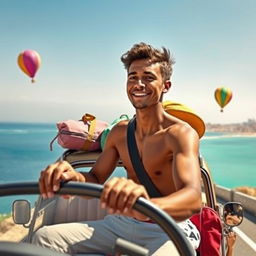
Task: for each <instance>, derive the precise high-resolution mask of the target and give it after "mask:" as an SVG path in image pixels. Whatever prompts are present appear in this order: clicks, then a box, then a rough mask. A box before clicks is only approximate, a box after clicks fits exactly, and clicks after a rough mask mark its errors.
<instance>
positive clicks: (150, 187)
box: [127, 117, 162, 197]
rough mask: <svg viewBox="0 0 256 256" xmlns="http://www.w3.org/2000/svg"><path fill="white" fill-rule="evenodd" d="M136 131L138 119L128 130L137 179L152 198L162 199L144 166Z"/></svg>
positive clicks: (134, 119)
mask: <svg viewBox="0 0 256 256" xmlns="http://www.w3.org/2000/svg"><path fill="white" fill-rule="evenodd" d="M135 129H136V118H135V117H134V118H133V119H132V120H130V122H129V124H128V128H127V144H128V150H129V155H130V159H131V162H132V165H133V169H134V170H135V172H136V175H137V178H138V180H139V181H140V183H141V184H142V185H144V186H145V188H146V190H147V192H148V194H149V196H150V197H161V196H162V195H161V193H160V192H159V190H158V189H157V188H156V186H155V185H154V183H153V182H152V180H151V179H150V177H149V176H148V174H147V172H146V170H145V168H144V165H143V163H142V161H141V159H140V156H139V150H138V147H137V143H136V139H135Z"/></svg>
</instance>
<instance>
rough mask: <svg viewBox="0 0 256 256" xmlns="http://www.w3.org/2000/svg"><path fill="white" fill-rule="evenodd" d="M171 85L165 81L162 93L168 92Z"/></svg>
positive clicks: (168, 81)
mask: <svg viewBox="0 0 256 256" xmlns="http://www.w3.org/2000/svg"><path fill="white" fill-rule="evenodd" d="M171 86H172V83H171V81H170V80H166V81H165V83H164V89H163V93H166V92H168V91H169V89H170V88H171Z"/></svg>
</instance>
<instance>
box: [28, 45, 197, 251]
mask: <svg viewBox="0 0 256 256" xmlns="http://www.w3.org/2000/svg"><path fill="white" fill-rule="evenodd" d="M121 60H122V62H123V63H124V66H125V68H126V70H127V88H126V89H127V95H128V98H129V100H130V101H131V103H132V105H133V106H134V108H135V111H136V131H135V138H136V142H137V146H138V151H139V154H140V158H141V160H142V162H143V164H144V167H145V169H146V172H147V174H148V176H149V177H150V179H151V180H152V182H153V183H154V185H155V187H156V188H157V189H158V191H159V192H160V193H161V196H159V197H156V198H150V197H149V195H148V192H147V191H146V189H145V187H144V186H143V185H142V184H140V182H139V180H138V178H137V176H136V173H135V171H134V169H133V166H132V163H131V160H130V157H129V152H128V147H127V126H128V122H127V121H122V122H120V123H119V124H118V125H116V126H115V127H114V128H113V129H112V131H111V132H110V134H109V135H108V139H107V142H106V145H105V147H104V151H103V152H102V154H101V155H100V157H99V159H98V160H97V162H96V164H95V165H94V167H93V168H92V169H91V171H90V172H88V173H82V172H77V171H75V170H74V169H73V168H72V167H71V166H70V165H69V163H68V162H65V161H61V162H57V163H54V164H52V165H50V166H48V167H47V168H46V169H45V170H44V171H42V172H41V177H40V180H39V181H40V191H41V194H42V196H43V197H44V198H49V197H52V196H53V195H54V192H55V191H57V190H58V189H59V185H60V181H61V180H65V181H70V180H72V181H79V182H93V183H100V184H104V189H103V193H102V196H101V206H102V207H103V208H105V207H106V208H107V209H108V211H109V213H110V215H108V216H107V217H106V218H105V219H104V220H100V221H93V222H92V221H90V222H84V223H75V224H61V225H55V226H50V227H44V228H42V229H40V230H39V231H38V232H37V234H36V236H35V237H34V240H33V241H34V243H35V244H38V245H40V246H44V247H51V248H53V249H55V250H58V251H62V252H68V253H79V252H80V253H81V252H83V253H85V252H89V253H110V254H111V253H113V247H114V243H115V240H116V238H117V236H120V237H124V238H125V239H127V240H130V241H133V242H136V243H138V244H140V245H141V246H144V247H146V248H148V249H149V251H150V255H176V254H174V253H173V254H171V253H172V251H173V244H172V242H171V241H169V238H168V237H167V235H166V234H165V233H164V232H163V231H162V229H161V228H160V227H158V225H156V224H154V223H149V222H148V218H147V217H145V216H144V215H142V214H140V213H138V212H136V211H135V210H132V206H133V204H134V203H135V201H136V200H137V198H138V197H145V198H146V199H148V200H150V201H152V202H153V203H155V204H156V205H157V206H159V207H160V208H161V209H163V210H164V211H166V212H167V213H168V214H169V215H170V216H172V217H173V218H174V219H175V220H177V221H178V222H179V225H180V226H181V228H183V229H184V232H186V230H191V228H192V229H193V228H194V229H195V232H196V234H194V235H193V236H190V233H188V234H187V236H188V237H189V236H190V237H189V238H190V240H191V242H192V244H193V246H194V248H196V247H197V246H198V245H199V240H200V238H199V233H197V230H196V228H195V227H194V225H193V224H192V223H191V222H190V221H188V220H187V218H189V217H190V216H191V215H192V214H194V213H196V212H198V211H199V209H200V207H201V187H200V168H199V161H198V153H199V149H198V147H199V138H198V135H197V133H196V131H195V130H194V129H193V128H191V126H189V125H188V124H187V123H185V122H183V121H181V120H179V119H177V118H175V117H173V116H171V115H169V114H167V113H166V112H165V111H164V109H163V107H162V97H163V94H164V93H166V92H167V91H168V90H169V89H170V87H171V82H170V77H171V74H172V65H173V64H174V61H173V60H172V59H171V57H170V53H169V51H168V50H167V49H165V48H162V49H161V50H159V49H155V48H153V47H152V46H150V45H147V44H145V43H140V44H135V45H134V46H133V47H132V48H131V49H130V50H129V51H128V52H126V53H125V54H124V55H123V56H122V57H121ZM119 159H121V160H122V162H123V164H124V166H125V168H126V170H127V178H117V177H116V178H112V179H111V180H109V181H108V182H106V183H105V181H106V180H107V179H108V177H109V176H110V175H111V173H112V172H113V170H114V168H115V166H116V163H117V161H118V160H119ZM135 230H136V232H135Z"/></svg>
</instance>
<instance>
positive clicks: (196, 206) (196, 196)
mask: <svg viewBox="0 0 256 256" xmlns="http://www.w3.org/2000/svg"><path fill="white" fill-rule="evenodd" d="M151 201H152V202H153V203H155V204H156V205H158V206H159V207H160V208H161V209H162V210H164V211H166V212H167V213H168V214H169V215H170V216H172V217H173V218H174V219H175V220H177V221H182V220H184V219H186V218H189V217H190V216H191V215H193V214H194V213H196V212H199V210H200V208H201V206H202V201H201V192H200V191H198V190H196V189H191V188H184V189H181V190H179V191H177V192H175V193H173V194H171V195H169V196H165V197H161V198H152V199H151Z"/></svg>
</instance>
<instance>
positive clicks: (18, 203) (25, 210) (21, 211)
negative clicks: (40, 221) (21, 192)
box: [12, 200, 31, 225]
mask: <svg viewBox="0 0 256 256" xmlns="http://www.w3.org/2000/svg"><path fill="white" fill-rule="evenodd" d="M30 209H31V206H30V203H29V201H27V200H15V201H14V202H13V204H12V218H13V221H14V223H16V224H23V225H25V224H27V223H29V221H30V213H31V211H30Z"/></svg>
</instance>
